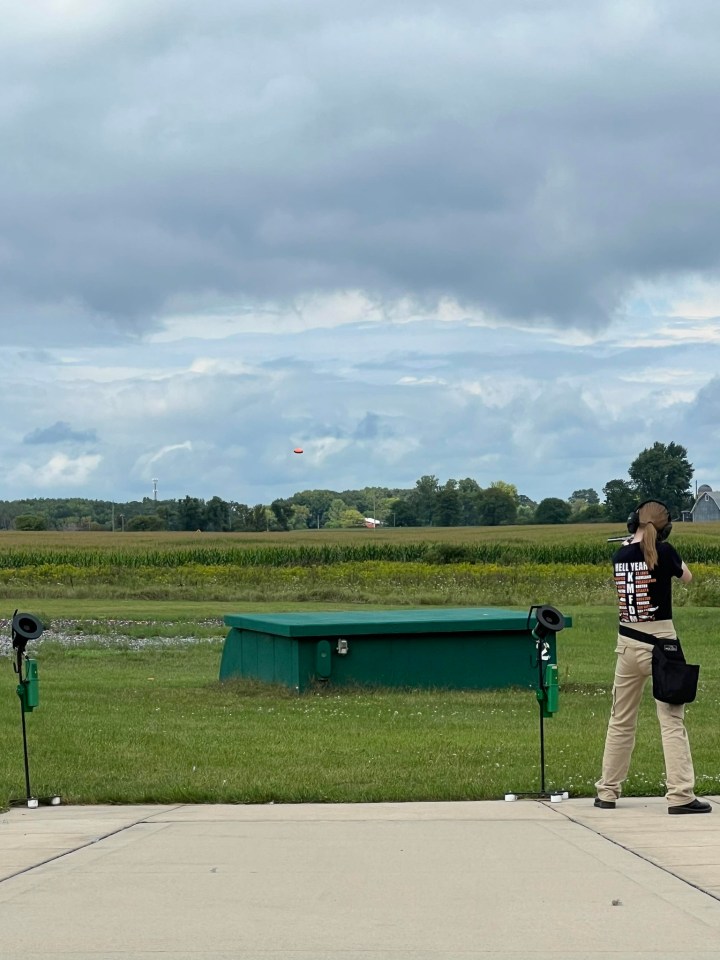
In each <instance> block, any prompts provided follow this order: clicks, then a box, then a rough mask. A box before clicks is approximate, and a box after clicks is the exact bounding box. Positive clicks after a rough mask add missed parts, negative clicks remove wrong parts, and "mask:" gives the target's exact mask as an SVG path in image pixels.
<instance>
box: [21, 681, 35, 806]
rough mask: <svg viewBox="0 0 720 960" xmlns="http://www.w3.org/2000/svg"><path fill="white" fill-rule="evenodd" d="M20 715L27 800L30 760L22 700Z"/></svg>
mask: <svg viewBox="0 0 720 960" xmlns="http://www.w3.org/2000/svg"><path fill="white" fill-rule="evenodd" d="M20 717H21V720H22V736H23V758H24V760H25V796H26V799H27V800H31V799H32V793H31V792H30V761H29V759H28V746H27V730H26V727H25V710H24V709H23V704H22V700H21V701H20Z"/></svg>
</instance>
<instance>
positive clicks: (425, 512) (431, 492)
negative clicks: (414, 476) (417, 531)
mask: <svg viewBox="0 0 720 960" xmlns="http://www.w3.org/2000/svg"><path fill="white" fill-rule="evenodd" d="M439 490H440V483H439V481H438V478H437V477H435V476H432V475H429V476H428V475H425V476H423V477H420V479H419V480H416V481H415V489H414V490H413V491H412V494H411V498H412V501H413V507H414V508H415V513H416V514H417V518H418V520H419V522H420V524H421V525H422V526H429V525H430V524H431V523H432V522H433V517H434V515H435V506H436V500H437V495H438V491H439Z"/></svg>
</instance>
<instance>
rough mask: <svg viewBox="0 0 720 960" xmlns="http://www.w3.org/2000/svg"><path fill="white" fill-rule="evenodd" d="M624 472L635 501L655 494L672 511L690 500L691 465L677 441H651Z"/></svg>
mask: <svg viewBox="0 0 720 960" xmlns="http://www.w3.org/2000/svg"><path fill="white" fill-rule="evenodd" d="M628 474H629V476H630V479H631V480H632V482H633V490H634V493H635V496H636V498H637V500H638V502H641V501H643V500H649V499H651V498H654V497H656V498H657V499H658V500H662V501H663V503H666V504H667V506H668V507H669V508H670V512H671V513H672V514H673V515H678V514H679V513H680V511H681V510H683V509H684V508H685V507H686V506H690V504H691V503H692V494H691V488H690V484H691V481H692V478H693V466H692V464H691V463H689V462H688V458H687V450H686V449H685V447H682V446H680V444H679V443H668V444H667V445H666V444H664V443H654V444H653V445H652V447H648V448H647V449H645V450H643V451H642V453H640V454H639V455H638V456H637V457H636V458H635V460H633V462H632V464H631V465H630V469H629V470H628Z"/></svg>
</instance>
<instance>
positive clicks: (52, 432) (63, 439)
mask: <svg viewBox="0 0 720 960" xmlns="http://www.w3.org/2000/svg"><path fill="white" fill-rule="evenodd" d="M23 443H28V444H36V443H49V444H53V443H97V434H96V433H95V431H94V430H73V428H72V427H71V426H70V424H69V423H66V422H65V421H64V420H57V421H56V422H55V423H54V424H52V426H50V427H38V428H37V429H36V430H33V431H32V432H31V433H28V434H26V435H25V436H24V437H23Z"/></svg>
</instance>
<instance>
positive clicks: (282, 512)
mask: <svg viewBox="0 0 720 960" xmlns="http://www.w3.org/2000/svg"><path fill="white" fill-rule="evenodd" d="M270 509H271V510H272V512H273V514H274V515H275V522H276V523H277V525H278V528H279V529H280V530H289V529H290V521H291V519H292V515H293V504H292V503H291V502H290V501H289V500H273V502H272V503H271V504H270Z"/></svg>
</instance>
